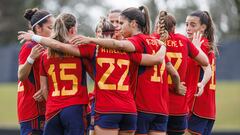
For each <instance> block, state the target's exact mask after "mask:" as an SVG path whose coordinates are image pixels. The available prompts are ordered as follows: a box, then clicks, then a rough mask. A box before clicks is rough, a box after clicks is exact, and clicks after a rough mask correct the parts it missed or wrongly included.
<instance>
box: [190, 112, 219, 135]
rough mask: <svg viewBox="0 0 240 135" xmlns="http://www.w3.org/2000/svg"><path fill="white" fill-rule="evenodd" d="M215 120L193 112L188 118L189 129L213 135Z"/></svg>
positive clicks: (197, 132)
mask: <svg viewBox="0 0 240 135" xmlns="http://www.w3.org/2000/svg"><path fill="white" fill-rule="evenodd" d="M214 122H215V120H212V119H205V118H201V117H198V116H196V115H194V114H192V115H191V116H190V117H189V119H188V131H189V132H192V133H196V134H202V135H211V131H212V128H213V125H214Z"/></svg>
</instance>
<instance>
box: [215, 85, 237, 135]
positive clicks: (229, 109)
mask: <svg viewBox="0 0 240 135" xmlns="http://www.w3.org/2000/svg"><path fill="white" fill-rule="evenodd" d="M216 95H217V96H216V100H217V119H216V123H215V126H214V130H217V131H219V130H221V131H226V130H237V131H240V97H239V96H240V81H234V82H228V81H223V82H217V90H216Z"/></svg>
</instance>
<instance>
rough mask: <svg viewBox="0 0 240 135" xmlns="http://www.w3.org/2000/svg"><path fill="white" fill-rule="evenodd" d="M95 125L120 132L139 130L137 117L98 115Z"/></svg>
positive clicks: (130, 115) (128, 115) (132, 115)
mask: <svg viewBox="0 0 240 135" xmlns="http://www.w3.org/2000/svg"><path fill="white" fill-rule="evenodd" d="M94 125H98V126H99V127H101V128H107V129H119V130H120V131H126V130H128V131H135V130H136V128H137V115H135V114H100V113H96V114H95V122H94Z"/></svg>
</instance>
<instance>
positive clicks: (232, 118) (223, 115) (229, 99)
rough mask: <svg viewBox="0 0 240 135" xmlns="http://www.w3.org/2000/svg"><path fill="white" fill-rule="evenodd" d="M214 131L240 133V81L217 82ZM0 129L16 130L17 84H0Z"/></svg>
mask: <svg viewBox="0 0 240 135" xmlns="http://www.w3.org/2000/svg"><path fill="white" fill-rule="evenodd" d="M216 92H217V120H216V123H215V125H214V130H215V131H232V130H234V131H240V97H239V96H240V81H232V82H230V81H218V82H217V91H216ZM0 96H1V97H0V128H17V127H18V122H17V111H16V110H17V107H16V103H17V101H16V99H17V84H16V83H6V84H0Z"/></svg>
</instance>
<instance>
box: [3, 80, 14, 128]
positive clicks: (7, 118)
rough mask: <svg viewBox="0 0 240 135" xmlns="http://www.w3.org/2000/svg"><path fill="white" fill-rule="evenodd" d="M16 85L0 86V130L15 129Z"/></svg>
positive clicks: (6, 84)
mask: <svg viewBox="0 0 240 135" xmlns="http://www.w3.org/2000/svg"><path fill="white" fill-rule="evenodd" d="M16 104H17V83H5V84H0V128H5V127H6V128H16V127H18V120H17V105H16Z"/></svg>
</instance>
